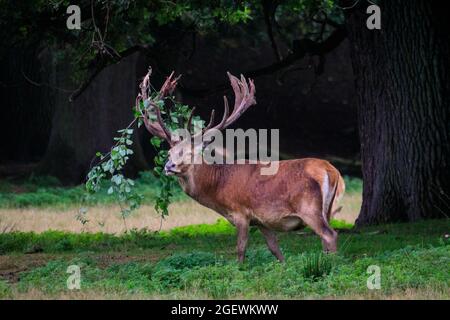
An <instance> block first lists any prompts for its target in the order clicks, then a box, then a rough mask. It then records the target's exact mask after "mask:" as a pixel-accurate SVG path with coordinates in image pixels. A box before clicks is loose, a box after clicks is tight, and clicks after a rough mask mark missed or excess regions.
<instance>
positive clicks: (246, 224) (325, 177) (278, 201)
mask: <svg viewBox="0 0 450 320" xmlns="http://www.w3.org/2000/svg"><path fill="white" fill-rule="evenodd" d="M150 75H151V70H150V71H149V72H148V73H147V75H146V76H145V77H144V79H143V81H142V83H141V84H140V89H141V93H140V94H139V95H138V97H137V102H136V106H139V104H140V103H141V102H143V101H144V102H145V101H147V103H149V105H150V107H149V108H146V109H144V110H143V109H142V108H139V112H140V113H141V116H142V119H143V123H144V125H145V128H146V129H147V130H148V131H149V133H150V134H152V135H155V136H157V137H159V138H161V139H164V140H165V141H167V142H168V144H169V146H170V149H169V151H168V160H167V162H166V164H165V165H164V173H165V174H166V175H173V176H175V177H176V178H177V179H178V182H179V184H180V186H181V188H182V190H183V191H184V192H185V193H186V194H187V195H188V196H190V197H191V198H192V199H194V200H195V201H197V202H198V203H200V204H201V205H203V206H205V207H207V208H210V209H212V210H214V211H215V212H217V213H218V214H220V215H221V216H223V217H224V218H225V219H226V220H228V221H229V222H230V223H231V224H232V225H234V226H235V227H236V229H237V258H238V262H241V263H242V262H244V259H245V251H246V247H247V243H248V238H249V228H250V226H256V227H257V228H259V230H260V231H261V233H262V235H263V237H264V238H265V242H266V244H267V247H268V249H269V250H270V252H271V253H272V254H273V255H274V256H275V257H276V258H277V259H278V260H279V261H280V262H284V260H285V259H284V256H283V254H282V252H281V250H280V248H279V245H278V240H277V232H288V231H294V230H300V229H302V228H304V227H305V226H309V227H310V228H311V229H312V230H313V231H314V232H315V233H316V234H317V235H318V236H319V237H320V238H321V240H322V246H323V250H324V252H326V253H334V252H336V250H337V239H338V234H337V232H336V231H335V230H334V229H333V228H332V227H331V226H330V220H331V218H332V217H333V216H334V214H335V213H336V212H338V211H339V210H340V209H341V208H337V209H335V208H336V205H337V203H338V201H339V200H340V199H341V198H342V196H343V194H344V192H345V184H344V180H343V178H342V176H341V174H340V173H339V171H338V170H337V169H336V168H335V167H334V166H333V165H332V164H331V163H330V162H328V161H326V160H322V159H316V158H302V159H292V160H281V161H278V170H277V172H276V174H273V175H261V174H260V172H261V171H260V169H261V167H262V166H264V164H262V163H259V162H257V163H244V164H208V163H204V162H202V161H192V159H194V160H199V158H200V160H201V157H202V156H203V155H202V150H204V148H205V147H206V145H205V142H202V143H197V144H194V145H193V143H192V140H191V141H184V140H183V141H179V140H177V139H175V138H174V137H173V135H172V132H171V131H170V130H169V129H168V128H167V127H166V125H165V124H164V121H163V119H162V115H161V111H160V109H159V107H158V106H157V105H156V103H155V101H156V100H159V99H163V98H164V97H166V96H167V95H169V94H171V93H172V92H173V91H174V90H175V88H176V85H177V81H178V79H179V77H177V78H174V76H173V75H174V73H173V72H172V74H171V75H170V76H169V77H168V78H167V79H166V81H165V82H164V84H163V86H162V87H161V89H160V90H159V92H158V93H157V95H156V97H154V98H151V97H149V95H148V92H149V87H150ZM228 78H229V80H230V84H231V87H232V89H233V92H234V96H235V99H234V106H233V108H232V110H231V113H230V108H229V105H228V100H227V98H226V96H224V114H223V117H222V120H221V121H220V122H219V123H218V124H216V125H214V110H212V112H211V117H210V120H209V123H208V125H207V126H206V127H205V128H204V129H203V130H201V131H200V132H197V133H196V134H195V135H207V134H208V132H211V130H223V129H225V128H227V127H228V126H230V125H231V124H233V123H234V122H235V121H236V120H238V119H239V117H241V116H242V114H243V113H244V112H245V111H246V110H248V108H250V107H251V106H253V105H255V104H256V100H255V85H254V82H253V80H251V79H248V80H247V79H245V78H244V77H243V76H242V75H241V78H240V79H238V78H237V77H235V76H233V75H231V74H230V73H228ZM193 114H194V108H193V109H192V112H191V114H190V116H189V120H188V121H187V125H186V127H187V128H189V130H190V128H191V122H192V117H193ZM193 141H196V139H193ZM180 160H181V161H180Z"/></svg>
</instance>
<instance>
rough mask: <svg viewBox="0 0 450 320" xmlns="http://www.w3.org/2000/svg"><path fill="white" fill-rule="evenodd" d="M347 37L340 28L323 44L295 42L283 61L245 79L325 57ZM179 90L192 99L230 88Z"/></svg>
mask: <svg viewBox="0 0 450 320" xmlns="http://www.w3.org/2000/svg"><path fill="white" fill-rule="evenodd" d="M346 37H347V31H346V30H345V28H344V27H340V28H338V29H336V30H335V31H333V32H332V33H331V34H330V36H328V38H327V39H325V40H324V41H322V42H315V41H312V40H310V39H300V40H295V41H294V42H293V52H292V53H291V54H289V55H288V56H286V57H285V58H284V59H282V60H281V61H278V62H275V63H273V64H271V65H268V66H265V67H262V68H259V69H254V70H249V71H247V72H244V73H243V74H244V76H245V77H249V78H258V77H261V76H264V75H267V74H272V73H274V72H276V71H278V70H281V69H283V68H286V67H288V66H290V65H292V64H293V63H294V62H296V61H298V60H300V59H302V58H304V57H305V56H306V55H311V56H313V55H318V56H322V55H325V54H327V53H329V52H330V51H332V50H333V49H335V48H337V47H338V46H339V45H340V44H341V43H342V41H344V39H345V38H346ZM178 88H179V89H180V90H181V92H182V93H185V94H188V95H190V96H192V97H203V96H205V95H209V94H214V93H216V92H220V91H223V90H224V89H226V88H228V82H224V83H221V84H219V85H217V86H215V87H213V88H208V89H192V88H187V87H185V86H183V85H182V84H181V83H180V84H179V86H178Z"/></svg>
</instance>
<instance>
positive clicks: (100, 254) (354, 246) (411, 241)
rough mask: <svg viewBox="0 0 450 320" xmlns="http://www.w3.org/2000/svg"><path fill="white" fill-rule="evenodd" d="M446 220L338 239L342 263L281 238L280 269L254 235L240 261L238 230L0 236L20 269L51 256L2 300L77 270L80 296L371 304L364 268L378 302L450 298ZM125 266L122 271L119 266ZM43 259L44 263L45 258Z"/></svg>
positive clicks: (62, 288)
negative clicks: (31, 256)
mask: <svg viewBox="0 0 450 320" xmlns="http://www.w3.org/2000/svg"><path fill="white" fill-rule="evenodd" d="M448 225H449V224H448V220H434V221H426V222H418V223H409V224H392V225H385V226H378V227H370V228H365V229H362V230H360V231H358V232H354V231H345V230H341V234H340V240H339V246H340V249H339V253H338V254H336V255H329V256H323V255H321V254H319V253H318V252H320V250H321V244H320V240H319V239H318V237H317V236H315V235H313V234H311V233H309V232H306V234H305V233H302V234H296V233H286V234H281V235H280V246H281V248H282V251H283V253H284V255H285V256H286V263H284V264H280V263H278V262H277V261H276V260H275V259H274V257H273V256H272V255H271V254H270V253H269V251H268V250H267V249H266V247H265V243H264V240H263V238H262V237H261V235H260V234H259V232H257V230H255V229H252V231H251V237H250V243H249V249H248V252H247V259H246V262H245V263H244V264H238V263H237V262H236V259H235V230H234V228H233V227H231V226H230V225H229V224H228V223H227V222H225V221H224V220H219V221H218V222H217V223H216V224H214V225H197V226H188V227H182V228H176V229H173V230H171V231H168V232H159V233H149V232H144V231H141V232H138V231H133V232H129V233H128V234H125V235H122V236H112V235H107V234H88V233H85V234H70V233H63V232H54V231H49V232H45V233H42V234H39V235H37V234H33V233H12V234H3V235H0V248H1V249H0V250H1V254H3V255H8V256H9V257H13V258H16V259H20V258H21V257H24V256H23V253H25V252H27V251H29V250H30V248H33V247H34V248H39V251H41V252H43V253H44V254H47V256H48V261H47V262H45V263H44V264H43V265H42V266H38V267H31V268H29V269H28V270H27V271H25V272H22V273H21V274H20V281H18V282H16V283H6V282H5V281H1V280H0V297H2V296H3V297H4V298H6V297H14V294H17V293H21V292H22V293H23V292H27V291H29V290H32V289H33V290H35V289H37V290H39V291H42V292H43V293H45V294H47V295H52V294H56V295H57V294H58V293H64V292H68V290H67V289H66V280H67V277H68V274H67V273H66V271H67V267H68V266H69V265H72V264H77V265H79V266H80V267H81V274H82V289H81V290H82V291H83V292H89V291H96V292H108V293H115V294H118V295H119V296H120V295H129V294H139V295H143V296H149V297H154V296H161V297H174V298H176V297H190V298H195V297H207V298H258V297H275V298H305V297H329V296H342V295H349V294H350V295H351V294H369V293H370V292H369V290H368V289H367V286H366V281H367V277H368V276H369V275H368V274H367V268H368V266H370V265H378V266H379V267H380V268H381V277H382V278H381V279H382V280H381V290H380V291H379V292H381V293H382V294H385V295H388V294H390V293H393V292H398V291H400V292H402V291H404V290H407V289H423V290H434V291H437V292H440V293H441V296H442V295H443V296H444V297H447V298H449V285H450V276H449V272H448V266H449V263H450V246H449V241H448V240H446V239H444V237H443V235H444V234H445V233H446V232H448ZM124 255H125V257H126V258H125V259H123V260H121V261H119V262H117V260H115V259H114V257H117V256H119V257H123V256H124ZM44 256H45V255H44Z"/></svg>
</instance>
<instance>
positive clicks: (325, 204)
mask: <svg viewBox="0 0 450 320" xmlns="http://www.w3.org/2000/svg"><path fill="white" fill-rule="evenodd" d="M330 189H331V186H330V179H329V178H328V173H327V172H326V171H325V175H324V177H323V182H322V217H323V220H324V221H325V222H327V223H328V220H327V211H328V210H329V208H330V205H331V203H330V202H331V198H332V196H333V195H332V192H330Z"/></svg>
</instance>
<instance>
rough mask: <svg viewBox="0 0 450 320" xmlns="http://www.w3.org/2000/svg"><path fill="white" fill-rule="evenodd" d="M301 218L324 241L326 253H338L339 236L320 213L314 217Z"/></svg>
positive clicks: (305, 216)
mask: <svg viewBox="0 0 450 320" xmlns="http://www.w3.org/2000/svg"><path fill="white" fill-rule="evenodd" d="M301 218H302V220H303V221H304V222H305V224H306V225H308V226H309V227H310V228H311V229H312V230H313V231H314V232H315V233H316V234H317V235H318V236H319V237H320V238H321V239H322V246H323V251H324V252H326V253H329V252H336V250H337V239H338V234H337V232H336V231H334V230H333V229H332V228H331V227H330V225H329V224H328V222H327V221H326V220H324V218H323V216H322V213H321V212H320V211H318V212H317V213H316V214H314V215H309V214H308V215H303V216H302V217H301Z"/></svg>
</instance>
